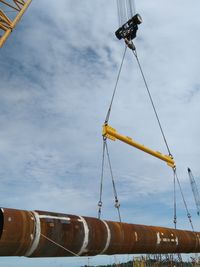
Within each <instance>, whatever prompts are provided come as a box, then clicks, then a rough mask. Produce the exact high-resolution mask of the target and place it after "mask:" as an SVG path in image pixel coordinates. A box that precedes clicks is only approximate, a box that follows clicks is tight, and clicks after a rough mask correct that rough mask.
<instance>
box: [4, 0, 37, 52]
mask: <svg viewBox="0 0 200 267" xmlns="http://www.w3.org/2000/svg"><path fill="white" fill-rule="evenodd" d="M31 1H32V0H0V48H1V47H2V46H3V45H4V43H5V42H6V40H7V39H8V37H9V35H10V34H11V32H12V30H13V29H14V28H15V27H16V25H17V23H18V22H19V20H20V19H21V17H22V16H23V14H24V12H25V11H26V10H27V8H28V7H29V5H30V3H31Z"/></svg>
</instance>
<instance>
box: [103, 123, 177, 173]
mask: <svg viewBox="0 0 200 267" xmlns="http://www.w3.org/2000/svg"><path fill="white" fill-rule="evenodd" d="M103 136H104V137H106V138H109V139H111V140H113V141H115V140H116V139H118V140H120V141H122V142H124V143H126V144H128V145H130V146H133V147H135V148H137V149H139V150H142V151H144V152H146V153H148V154H150V155H152V156H154V157H156V158H159V159H161V160H163V161H165V162H166V163H167V165H168V166H170V167H172V168H175V166H176V165H175V161H174V160H173V158H172V157H171V156H168V155H164V154H162V153H160V152H158V151H155V150H152V149H150V148H148V147H145V146H144V145H141V144H139V143H137V142H135V141H134V140H133V139H132V138H130V137H128V136H124V135H122V134H119V133H118V132H117V130H115V129H114V128H112V127H111V126H109V125H106V124H105V125H103Z"/></svg>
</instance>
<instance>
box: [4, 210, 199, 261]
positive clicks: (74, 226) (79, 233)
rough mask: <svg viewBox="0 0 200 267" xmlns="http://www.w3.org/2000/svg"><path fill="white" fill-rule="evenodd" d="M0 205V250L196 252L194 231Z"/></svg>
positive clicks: (24, 252) (38, 254)
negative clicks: (22, 209)
mask: <svg viewBox="0 0 200 267" xmlns="http://www.w3.org/2000/svg"><path fill="white" fill-rule="evenodd" d="M2 210H3V213H0V236H1V237H0V256H29V257H65V256H74V255H79V256H86V255H89V256H93V255H98V254H106V255H111V254H134V253H135V254H139V253H148V254H157V253H163V254H165V253H195V252H200V233H198V232H192V231H184V230H175V229H170V228H163V227H156V226H146V225H136V224H128V223H120V222H112V221H103V220H99V219H96V218H89V217H81V216H75V215H66V214H61V213H53V212H44V211H35V212H30V211H21V210H11V209H2ZM56 244H59V246H58V245H56ZM64 248H65V249H64Z"/></svg>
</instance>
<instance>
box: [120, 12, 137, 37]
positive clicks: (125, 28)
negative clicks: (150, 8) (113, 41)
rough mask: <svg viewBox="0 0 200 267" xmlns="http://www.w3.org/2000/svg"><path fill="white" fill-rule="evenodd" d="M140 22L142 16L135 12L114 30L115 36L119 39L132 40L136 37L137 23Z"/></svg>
mask: <svg viewBox="0 0 200 267" xmlns="http://www.w3.org/2000/svg"><path fill="white" fill-rule="evenodd" d="M141 23H142V17H141V16H140V15H139V14H136V15H135V16H133V17H132V18H131V19H129V20H128V21H127V22H126V23H125V24H123V25H122V26H121V27H120V28H119V29H118V30H117V31H116V32H115V35H116V37H117V38H118V39H119V40H121V39H128V40H133V39H134V38H135V37H136V33H137V30H138V25H139V24H141Z"/></svg>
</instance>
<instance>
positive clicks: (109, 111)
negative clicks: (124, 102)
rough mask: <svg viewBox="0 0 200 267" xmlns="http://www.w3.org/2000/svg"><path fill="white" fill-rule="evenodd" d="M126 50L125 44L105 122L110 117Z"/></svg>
mask: <svg viewBox="0 0 200 267" xmlns="http://www.w3.org/2000/svg"><path fill="white" fill-rule="evenodd" d="M126 51H127V46H125V49H124V53H123V56H122V61H121V64H120V68H119V71H118V74H117V79H116V83H115V86H114V90H113V94H112V98H111V101H110V105H109V108H108V111H107V114H106V119H105V124H107V123H108V121H109V118H110V113H111V109H112V105H113V100H114V98H115V94H116V90H117V85H118V82H119V77H120V74H121V71H122V67H123V63H124V59H125V55H126Z"/></svg>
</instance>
